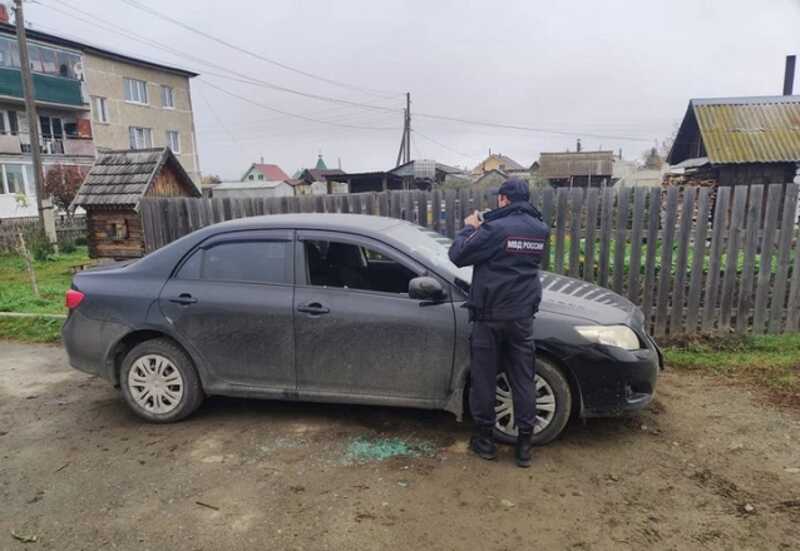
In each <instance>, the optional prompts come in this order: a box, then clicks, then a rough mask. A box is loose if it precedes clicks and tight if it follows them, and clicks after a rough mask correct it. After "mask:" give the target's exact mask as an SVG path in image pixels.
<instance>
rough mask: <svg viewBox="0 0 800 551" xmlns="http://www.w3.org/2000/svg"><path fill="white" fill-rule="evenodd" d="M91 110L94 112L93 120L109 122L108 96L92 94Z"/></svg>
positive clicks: (103, 122)
mask: <svg viewBox="0 0 800 551" xmlns="http://www.w3.org/2000/svg"><path fill="white" fill-rule="evenodd" d="M92 112H93V113H94V121H95V122H99V123H102V124H109V123H110V119H109V118H108V98H106V97H104V96H92Z"/></svg>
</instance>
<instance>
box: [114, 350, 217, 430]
mask: <svg viewBox="0 0 800 551" xmlns="http://www.w3.org/2000/svg"><path fill="white" fill-rule="evenodd" d="M119 382H120V386H121V388H122V395H123V397H124V398H125V401H126V402H127V403H128V406H129V407H130V408H131V409H132V410H133V411H134V413H136V414H137V415H138V416H139V417H142V418H143V419H146V420H147V421H150V422H153V423H171V422H174V421H180V420H181V419H184V418H185V417H187V416H189V415H191V414H192V413H193V412H194V411H195V410H196V409H197V408H198V407H200V404H201V403H202V402H203V399H204V398H205V395H204V394H203V389H202V387H201V385H200V379H199V378H198V376H197V372H196V371H195V368H194V364H193V363H192V360H191V358H189V356H188V355H187V354H186V352H184V351H183V350H182V349H181V348H180V347H178V346H177V345H176V344H175V343H174V342H172V341H171V340H169V339H153V340H149V341H145V342H143V343H140V344H138V345H136V346H135V347H133V349H132V350H131V351H130V352H128V354H127V355H126V356H125V359H124V360H123V361H122V370H121V372H120V378H119Z"/></svg>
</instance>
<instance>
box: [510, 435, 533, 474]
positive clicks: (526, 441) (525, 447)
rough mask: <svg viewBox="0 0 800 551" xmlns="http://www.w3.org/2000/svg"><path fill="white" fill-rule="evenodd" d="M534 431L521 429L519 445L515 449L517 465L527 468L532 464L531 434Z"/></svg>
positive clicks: (518, 438)
mask: <svg viewBox="0 0 800 551" xmlns="http://www.w3.org/2000/svg"><path fill="white" fill-rule="evenodd" d="M532 434H533V431H530V432H522V431H519V434H518V435H517V445H516V448H515V449H514V457H515V458H516V459H517V466H518V467H523V468H525V469H527V468H528V467H530V466H531V436H532Z"/></svg>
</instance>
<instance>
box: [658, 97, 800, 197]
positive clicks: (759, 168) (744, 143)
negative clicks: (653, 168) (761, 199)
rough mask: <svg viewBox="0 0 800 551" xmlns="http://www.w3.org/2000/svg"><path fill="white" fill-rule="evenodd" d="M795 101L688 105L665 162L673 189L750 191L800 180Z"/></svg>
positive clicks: (799, 116)
mask: <svg viewBox="0 0 800 551" xmlns="http://www.w3.org/2000/svg"><path fill="white" fill-rule="evenodd" d="M799 128H800V96H791V95H788V96H760V97H738V98H712V99H692V100H691V101H690V102H689V107H688V108H687V110H686V115H684V117H683V122H681V126H680V128H679V130H678V134H677V135H676V136H675V141H674V143H673V144H672V149H671V150H670V152H669V155H668V156H667V163H669V164H670V165H671V167H670V172H671V173H672V177H671V178H670V181H671V182H672V183H673V184H698V185H720V186H736V185H753V184H776V183H787V182H791V181H792V180H793V179H794V177H795V175H796V174H797V175H800V132H798V129H799Z"/></svg>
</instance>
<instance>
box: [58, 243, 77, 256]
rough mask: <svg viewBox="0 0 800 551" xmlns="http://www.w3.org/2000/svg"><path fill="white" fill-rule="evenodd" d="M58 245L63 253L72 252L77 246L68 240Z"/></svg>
mask: <svg viewBox="0 0 800 551" xmlns="http://www.w3.org/2000/svg"><path fill="white" fill-rule="evenodd" d="M59 247H60V249H61V252H62V253H64V254H72V253H74V252H75V251H76V250H77V249H78V247H77V246H76V245H75V242H74V241H69V240H67V241H64V242H63V243H61V245H60V246H59Z"/></svg>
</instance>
